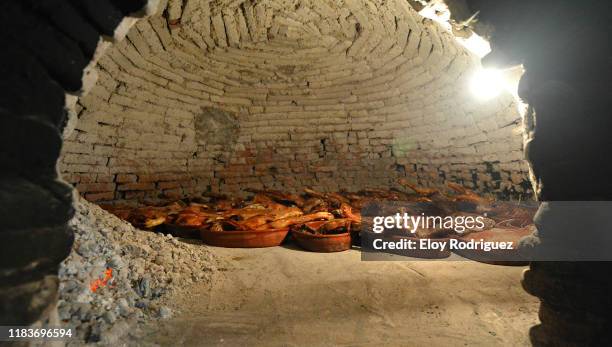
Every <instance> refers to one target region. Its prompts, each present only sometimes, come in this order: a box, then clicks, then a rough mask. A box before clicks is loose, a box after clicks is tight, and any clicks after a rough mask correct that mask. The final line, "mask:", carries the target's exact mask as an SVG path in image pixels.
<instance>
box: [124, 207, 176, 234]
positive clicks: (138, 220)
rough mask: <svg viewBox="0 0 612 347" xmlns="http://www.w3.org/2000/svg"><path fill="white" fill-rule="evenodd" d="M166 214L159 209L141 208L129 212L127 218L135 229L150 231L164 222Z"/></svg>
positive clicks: (162, 209)
mask: <svg viewBox="0 0 612 347" xmlns="http://www.w3.org/2000/svg"><path fill="white" fill-rule="evenodd" d="M167 216H168V213H167V212H166V211H165V210H164V208H160V207H141V208H137V209H134V210H132V211H131V213H130V215H129V216H128V218H127V221H128V222H130V223H131V224H132V225H134V226H135V227H137V228H145V229H152V228H154V227H156V226H158V225H161V224H163V223H164V222H165V221H166V217H167Z"/></svg>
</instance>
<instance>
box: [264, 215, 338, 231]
mask: <svg viewBox="0 0 612 347" xmlns="http://www.w3.org/2000/svg"><path fill="white" fill-rule="evenodd" d="M319 219H328V220H329V219H334V215H333V214H331V213H329V212H317V213H311V214H307V215H303V216H296V217H287V218H282V219H277V220H275V221H273V222H270V223H268V224H264V225H262V226H260V227H258V228H257V229H258V230H265V229H283V228H287V227H289V226H291V225H294V224H303V223H306V222H310V221H314V220H319Z"/></svg>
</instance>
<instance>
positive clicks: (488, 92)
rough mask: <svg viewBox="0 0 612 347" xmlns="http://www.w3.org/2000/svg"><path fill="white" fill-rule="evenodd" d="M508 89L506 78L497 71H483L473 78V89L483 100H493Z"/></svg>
mask: <svg viewBox="0 0 612 347" xmlns="http://www.w3.org/2000/svg"><path fill="white" fill-rule="evenodd" d="M505 88H506V83H505V80H504V76H503V74H502V72H501V71H500V70H497V69H481V70H479V71H477V72H476V73H475V74H474V76H473V77H472V83H471V89H472V93H474V95H475V96H476V97H477V98H479V99H481V100H489V99H492V98H494V97H496V96H498V95H499V94H501V92H502V91H503V90H504V89H505Z"/></svg>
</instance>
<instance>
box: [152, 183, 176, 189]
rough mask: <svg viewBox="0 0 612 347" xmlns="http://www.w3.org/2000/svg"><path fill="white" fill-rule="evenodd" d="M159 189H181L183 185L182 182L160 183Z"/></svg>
mask: <svg viewBox="0 0 612 347" xmlns="http://www.w3.org/2000/svg"><path fill="white" fill-rule="evenodd" d="M157 187H158V188H159V189H171V188H180V187H181V183H180V182H176V181H175V182H159V183H158V184H157Z"/></svg>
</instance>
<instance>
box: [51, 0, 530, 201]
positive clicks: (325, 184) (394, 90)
mask: <svg viewBox="0 0 612 347" xmlns="http://www.w3.org/2000/svg"><path fill="white" fill-rule="evenodd" d="M218 3H219V2H216V1H213V2H208V1H186V2H185V3H181V2H180V1H176V0H175V1H171V2H170V4H169V5H168V6H169V7H168V8H167V9H166V11H165V12H164V16H160V15H158V16H154V17H152V18H150V19H149V20H145V21H140V22H138V23H137V24H136V25H135V26H134V27H133V28H132V30H131V31H130V33H129V34H128V37H127V39H126V40H125V41H123V42H121V43H119V44H117V45H116V46H113V47H112V48H110V49H109V50H108V51H107V53H106V55H105V56H104V57H103V58H101V59H100V61H99V64H98V70H99V72H98V74H99V79H98V83H97V85H96V86H95V87H94V88H93V89H92V91H91V92H90V93H89V94H88V95H87V96H85V97H83V98H81V99H80V100H79V102H78V104H77V109H76V111H77V112H78V114H79V119H78V122H77V124H76V129H75V131H74V132H72V133H71V134H70V135H69V136H68V137H67V140H66V142H65V144H64V149H63V157H62V162H61V165H60V171H61V173H62V174H63V176H64V178H65V179H66V180H67V181H69V182H71V183H73V184H75V185H76V187H77V188H78V190H79V191H80V192H81V193H82V194H84V195H85V197H86V198H88V199H90V200H96V201H120V202H123V201H127V200H129V201H143V200H158V199H175V198H179V197H182V196H190V195H195V194H198V193H200V192H203V191H207V190H212V191H220V192H228V193H239V192H240V188H245V187H251V188H263V187H266V188H272V189H283V190H295V189H299V188H300V187H302V186H312V187H315V188H317V189H322V190H338V189H348V190H357V189H362V188H365V187H371V188H375V187H389V186H394V185H395V181H396V179H397V178H398V177H400V176H401V177H403V176H408V177H412V179H413V180H414V181H418V182H419V183H420V184H423V185H439V184H442V183H443V182H444V181H446V180H450V181H455V182H460V183H462V184H465V185H467V186H472V187H475V188H476V189H478V190H480V191H482V192H495V193H499V194H502V195H512V194H523V193H525V190H526V189H527V187H529V184H528V183H527V182H528V181H527V175H526V171H527V166H526V164H525V163H524V161H523V159H522V152H521V146H522V145H521V144H522V136H521V121H520V116H519V114H518V112H517V111H516V105H515V104H514V101H513V99H512V97H511V96H510V95H503V96H501V97H500V98H498V99H495V100H491V101H488V102H486V103H481V102H478V101H477V100H475V99H474V98H473V97H472V96H471V95H470V93H469V91H468V90H467V89H468V88H467V86H468V84H469V82H468V81H469V77H470V75H471V72H472V71H473V70H474V69H475V68H476V67H478V66H479V62H478V59H477V58H476V57H474V56H472V55H470V54H469V53H467V52H466V50H465V49H464V48H463V47H462V46H461V45H459V44H458V43H457V42H456V41H455V39H454V38H453V37H452V35H451V34H450V33H448V32H446V31H444V30H443V29H442V28H440V27H439V25H438V24H436V23H433V22H432V21H430V20H428V19H424V18H422V17H421V16H419V15H418V14H417V13H416V12H415V11H414V10H413V9H412V8H411V7H410V6H409V5H408V3H407V2H405V1H403V0H394V1H374V0H350V1H348V0H347V1H344V4H343V5H342V6H341V7H337V5H333V4H332V3H331V2H327V1H319V0H316V1H315V0H311V1H280V0H277V1H265V2H259V3H255V4H254V5H253V3H252V2H250V1H233V2H231V3H230V4H228V5H224V6H220V5H219V4H218ZM162 6H166V5H162ZM160 12H161V11H160Z"/></svg>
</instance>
